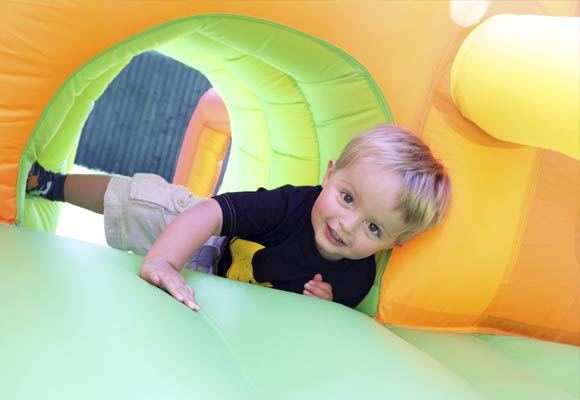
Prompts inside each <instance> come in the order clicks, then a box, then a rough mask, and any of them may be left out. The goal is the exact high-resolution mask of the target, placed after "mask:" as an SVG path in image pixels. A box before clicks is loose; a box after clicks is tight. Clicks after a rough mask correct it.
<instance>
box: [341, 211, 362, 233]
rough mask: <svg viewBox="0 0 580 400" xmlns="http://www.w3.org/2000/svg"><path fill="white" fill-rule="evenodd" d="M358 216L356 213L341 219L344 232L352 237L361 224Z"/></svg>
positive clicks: (348, 214)
mask: <svg viewBox="0 0 580 400" xmlns="http://www.w3.org/2000/svg"><path fill="white" fill-rule="evenodd" d="M358 219H359V218H358V216H357V215H356V214H355V213H347V214H344V215H343V216H342V218H340V222H339V223H340V228H341V229H342V231H343V232H345V233H347V234H348V235H351V234H352V233H353V232H354V231H355V229H356V227H357V226H358V224H359V221H358Z"/></svg>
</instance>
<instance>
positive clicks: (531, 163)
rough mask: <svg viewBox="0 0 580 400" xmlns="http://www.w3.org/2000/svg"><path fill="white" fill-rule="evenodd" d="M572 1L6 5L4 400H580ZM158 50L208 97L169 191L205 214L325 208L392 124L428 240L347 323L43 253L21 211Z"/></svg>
mask: <svg viewBox="0 0 580 400" xmlns="http://www.w3.org/2000/svg"><path fill="white" fill-rule="evenodd" d="M578 13H579V5H578V2H577V1H572V0H570V1H566V0H564V1H551V0H530V1H499V0H498V1H483V0H482V1H475V0H474V1H466V2H464V1H453V0H452V1H444V0H440V1H421V2H411V1H398V0H393V1H374V0H365V1H356V2H355V1H346V0H345V1H340V0H336V1H311V2H306V1H270V2H265V1H257V0H256V1H254V0H248V1H240V2H235V1H221V0H215V1H204V0H198V1H185V0H184V1H171V0H168V1H154V0H151V1H70V0H30V1H19V0H13V1H2V2H0V20H1V23H0V26H1V28H0V29H1V32H2V33H1V35H0V88H1V90H0V222H1V224H0V254H1V258H0V298H1V301H0V315H1V316H2V317H1V319H0V321H1V322H0V397H1V398H2V399H4V400H14V399H19V400H20V399H35V398H42V399H59V400H63V399H79V398H81V399H104V398H113V399H186V398H195V399H252V400H254V399H386V398H388V399H550V400H555V399H574V398H576V399H577V398H579V396H580V348H579V345H580V161H579V160H580V125H579V124H580V116H579V112H580V111H579V110H580V104H579V102H580V79H579V71H580V60H579V54H580V52H579V46H580V42H579V40H580V39H579V37H580V35H579V32H580V24H579V18H578ZM150 50H155V51H157V52H159V53H162V54H164V55H166V56H169V57H172V58H173V59H175V60H177V61H179V62H181V63H183V64H185V65H187V66H190V67H191V68H194V69H196V70H198V71H201V72H202V73H203V74H204V75H205V76H206V77H207V78H208V79H209V81H210V82H211V84H212V86H213V89H212V91H211V92H209V93H208V94H207V95H206V96H204V99H203V100H202V101H201V103H200V106H199V107H200V108H199V109H198V110H197V111H196V116H194V118H193V120H192V123H191V124H190V129H189V133H188V135H187V137H186V140H185V141H184V146H183V149H182V150H181V154H180V159H179V165H178V168H177V173H176V176H175V180H176V182H179V183H182V184H184V185H187V186H189V187H190V188H191V189H192V190H193V191H195V192H196V193H198V194H208V193H211V192H212V190H214V188H215V186H216V179H217V178H216V177H217V176H219V175H220V168H221V167H220V165H221V162H222V159H223V155H224V151H225V149H226V148H228V147H229V148H230V150H229V159H228V163H227V167H225V168H224V171H222V172H223V182H222V184H221V187H220V189H219V190H220V191H233V190H242V189H254V188H257V187H259V186H263V187H268V188H273V187H277V186H279V185H281V184H286V183H291V184H318V183H319V182H320V180H321V176H322V174H323V172H324V170H325V166H326V162H327V161H328V160H329V159H331V158H335V157H336V156H337V155H338V153H339V151H340V149H341V147H342V146H343V145H344V144H345V143H346V141H347V140H348V139H349V137H351V136H352V135H353V134H355V133H356V132H359V131H361V130H364V129H367V128H369V127H372V126H374V125H377V124H379V123H384V122H391V121H394V122H396V123H398V124H400V125H403V126H406V127H408V128H410V129H412V130H414V131H416V132H417V133H418V134H419V135H421V137H422V138H423V139H424V140H425V141H426V142H427V143H428V144H429V145H430V146H431V148H432V149H433V152H434V153H435V154H436V156H437V157H438V158H439V159H441V160H442V161H443V163H444V164H445V165H446V167H447V168H448V170H449V174H450V177H451V179H452V182H453V185H454V199H453V203H452V206H451V210H450V212H449V215H448V218H447V219H446V220H445V222H444V223H443V224H442V225H441V226H440V227H438V228H436V229H434V230H433V231H430V232H428V233H427V234H425V235H423V236H422V237H420V238H417V239H415V240H413V241H412V242H410V243H409V244H408V245H406V246H404V247H402V248H397V249H396V250H394V251H392V253H391V252H389V253H385V254H379V255H377V257H376V260H377V277H376V282H375V285H374V287H373V289H372V290H371V292H370V293H369V295H368V296H367V297H366V298H365V299H364V300H363V302H362V303H361V304H360V305H358V307H356V309H350V308H347V307H344V306H342V305H339V304H336V303H331V302H327V301H322V300H319V299H314V298H310V297H307V296H302V295H296V294H293V293H287V292H282V291H278V290H274V289H268V288H263V287H259V286H255V285H249V284H246V283H242V282H237V281H232V280H227V279H224V278H219V277H215V276H209V275H205V274H202V273H195V272H191V271H189V272H184V275H185V277H186V279H187V280H188V282H189V283H191V284H192V286H193V287H194V288H195V289H196V292H197V297H198V300H199V302H200V304H201V306H202V310H201V311H200V312H198V313H195V312H192V311H190V310H189V309H187V308H186V307H184V306H183V305H182V304H180V303H179V302H177V301H175V300H173V299H172V298H170V297H169V296H168V295H167V294H165V293H164V292H163V291H161V290H159V289H157V288H155V287H153V286H151V285H149V284H148V283H147V282H145V281H144V280H142V279H141V278H139V276H138V270H139V267H140V262H141V260H142V258H141V257H139V256H136V255H133V254H129V253H125V252H121V251H118V250H115V249H111V248H107V247H103V246H98V245H93V244H88V243H84V242H81V241H77V240H73V239H67V238H63V237H59V236H56V235H55V234H53V233H52V232H53V231H54V228H55V224H56V221H58V216H59V205H58V204H56V203H51V202H47V201H44V200H40V199H38V198H33V197H30V196H26V195H25V182H26V176H27V172H28V170H29V168H30V166H31V164H32V163H33V162H34V161H35V160H40V162H41V163H42V164H44V165H45V166H47V167H48V168H51V169H54V170H58V171H64V172H66V171H68V170H69V169H70V168H71V166H72V163H73V159H74V156H75V152H76V148H77V144H78V141H79V135H80V132H81V128H82V127H83V124H84V122H85V121H86V119H87V117H88V115H89V113H90V111H91V108H92V106H93V104H94V102H95V100H97V99H98V98H99V96H100V95H101V94H102V93H103V91H104V90H105V89H106V88H107V85H108V84H109V83H110V82H111V81H112V80H113V79H114V78H115V76H116V75H117V74H118V73H119V72H120V71H121V70H122V69H123V67H124V66H125V65H127V63H128V62H130V60H131V59H132V58H133V57H135V56H136V55H139V54H141V53H143V52H146V51H150Z"/></svg>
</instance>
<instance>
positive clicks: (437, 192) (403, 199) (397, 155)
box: [335, 125, 451, 243]
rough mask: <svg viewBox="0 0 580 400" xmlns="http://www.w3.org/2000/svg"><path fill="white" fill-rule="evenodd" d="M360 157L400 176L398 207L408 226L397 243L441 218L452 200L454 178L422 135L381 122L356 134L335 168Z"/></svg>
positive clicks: (396, 208)
mask: <svg viewBox="0 0 580 400" xmlns="http://www.w3.org/2000/svg"><path fill="white" fill-rule="evenodd" d="M360 160H365V161H371V162H373V163H374V164H376V166H377V168H378V169H379V170H380V169H386V170H388V171H394V172H396V173H399V174H400V176H401V180H402V184H401V194H400V200H399V204H398V205H397V207H395V210H397V211H400V212H401V213H402V217H403V221H404V223H405V227H406V228H405V229H404V231H403V232H400V233H399V234H398V237H397V242H398V243H404V242H407V241H409V240H411V239H412V238H413V237H415V236H417V235H419V234H421V233H422V232H424V231H426V230H428V229H430V228H432V227H434V226H435V225H437V224H438V223H439V222H441V220H442V219H443V217H444V216H445V212H446V210H447V207H448V205H449V202H450V200H451V181H450V180H449V177H448V175H447V172H446V171H445V168H444V167H443V165H442V164H441V163H440V162H439V161H438V160H436V159H435V158H434V157H433V154H432V153H431V150H430V149H429V147H428V146H427V145H426V144H425V143H423V141H422V140H421V139H420V138H419V137H417V136H416V135H414V134H413V133H412V132H410V131H408V130H406V129H404V128H401V127H399V126H396V125H379V126H377V127H375V128H372V129H369V130H367V131H364V132H362V133H359V134H358V135H356V136H354V137H353V138H352V139H351V140H350V142H348V144H347V145H346V147H345V148H344V149H343V151H342V154H341V155H340V157H339V159H338V160H337V161H336V165H335V168H336V169H337V170H338V169H341V168H346V167H348V166H349V165H351V164H353V163H354V162H356V161H360Z"/></svg>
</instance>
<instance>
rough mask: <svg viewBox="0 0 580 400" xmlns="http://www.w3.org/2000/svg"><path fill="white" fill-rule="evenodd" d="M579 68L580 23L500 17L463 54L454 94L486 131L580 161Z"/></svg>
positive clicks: (478, 32) (454, 73)
mask: <svg viewBox="0 0 580 400" xmlns="http://www.w3.org/2000/svg"><path fill="white" fill-rule="evenodd" d="M578 65H580V20H579V19H578V18H574V17H546V16H539V15H497V16H494V17H492V18H489V19H488V20H487V21H485V22H484V23H482V24H481V25H480V26H478V27H477V28H476V29H475V30H474V31H473V32H472V33H471V34H470V35H469V37H468V38H467V39H466V41H465V42H464V43H463V45H462V46H461V48H460V49H459V52H458V53H457V57H456V59H455V63H454V67H453V70H452V73H451V93H452V96H453V99H454V100H455V103H456V104H457V106H458V107H459V109H460V110H461V113H462V114H463V115H464V116H465V117H466V118H468V119H470V120H471V121H473V122H475V123H476V124H477V125H478V126H479V127H481V128H482V129H483V130H484V131H486V132H487V133H488V134H490V135H492V136H494V137H496V138H498V139H500V140H504V141H508V142H515V143H519V144H526V145H530V146H535V147H541V148H546V149H550V150H555V151H559V152H561V153H564V154H566V155H568V156H570V157H573V158H575V159H578V160H580V126H579V124H580V120H579V115H578V114H579V110H580V96H579V95H578V88H579V87H580V70H579V69H578ZM506 121H507V123H506Z"/></svg>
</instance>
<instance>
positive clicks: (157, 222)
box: [27, 125, 451, 311]
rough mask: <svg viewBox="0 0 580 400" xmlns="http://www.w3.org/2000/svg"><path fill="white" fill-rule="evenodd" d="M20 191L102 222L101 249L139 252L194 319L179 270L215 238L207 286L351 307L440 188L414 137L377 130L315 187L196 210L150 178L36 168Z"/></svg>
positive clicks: (438, 208) (427, 214)
mask: <svg viewBox="0 0 580 400" xmlns="http://www.w3.org/2000/svg"><path fill="white" fill-rule="evenodd" d="M27 191H28V192H29V193H30V194H36V195H40V196H42V197H45V198H48V199H51V200H60V201H64V200H65V199H66V201H68V202H70V203H72V204H75V205H79V206H81V207H84V208H88V209H90V210H93V211H96V212H99V213H103V212H104V214H105V231H106V235H107V241H108V243H109V244H110V245H111V246H112V247H116V248H120V249H125V250H133V251H134V252H136V253H138V254H145V253H146V255H145V258H144V261H143V265H142V267H141V272H140V274H141V276H142V277H143V278H144V279H145V280H147V281H148V282H150V283H152V284H154V285H156V286H158V287H160V288H162V289H164V290H166V291H167V292H168V293H169V294H171V295H172V296H173V297H175V298H176V299H177V300H178V301H180V302H182V303H184V304H185V305H186V306H188V307H189V308H191V309H192V310H195V311H197V310H199V305H198V303H197V302H196V300H195V294H194V291H193V289H192V288H191V287H190V286H188V285H187V284H186V283H185V280H184V279H183V277H182V276H181V274H180V273H179V271H180V270H181V268H182V267H183V266H184V265H186V264H188V259H190V260H191V255H192V253H194V252H195V251H196V250H199V249H200V248H202V246H203V245H204V243H206V244H207V243H208V240H209V242H211V241H212V240H213V239H212V237H216V236H227V237H228V238H227V239H226V242H225V246H223V248H222V250H223V252H222V254H221V255H220V256H219V261H218V263H217V265H216V267H217V268H216V271H215V272H216V273H217V274H218V275H220V276H226V277H228V278H231V279H237V280H242V281H246V282H250V283H254V284H260V285H264V286H269V287H274V288H278V289H282V290H287V291H291V292H296V293H304V294H306V295H309V296H314V297H319V298H323V299H327V300H334V301H336V302H339V303H342V304H345V305H347V306H350V307H354V306H356V305H357V304H358V303H359V302H360V301H361V300H362V299H363V298H364V296H365V295H366V294H367V293H368V291H369V289H370V287H371V286H372V283H373V281H374V278H375V261H374V254H375V253H376V252H378V251H380V250H387V249H389V248H392V247H394V246H400V245H402V244H403V243H405V242H407V241H408V240H410V239H411V238H413V237H415V236H417V235H418V234H420V233H422V232H424V231H426V230H428V229H430V228H431V227H433V226H435V225H437V224H438V223H439V222H440V221H441V219H442V218H443V215H444V214H445V211H446V209H447V205H448V203H449V200H450V197H451V184H450V181H449V178H448V176H447V174H446V173H445V170H444V168H443V166H442V165H441V164H440V163H439V162H438V161H437V160H435V159H434V158H433V156H432V154H431V152H430V150H429V148H428V147H427V146H426V145H425V144H424V143H423V142H422V141H421V140H420V139H419V138H418V137H416V136H415V135H413V134H412V133H410V132H409V131H407V130H405V129H402V128H400V127H397V126H394V125H381V126H378V127H376V128H374V129H370V130H368V131H365V132H363V133H361V134H359V135H357V136H355V137H354V138H353V139H351V141H350V142H349V143H348V144H347V145H346V147H345V148H344V150H343V152H342V154H341V156H340V158H339V159H338V160H337V161H334V160H331V161H329V163H328V169H327V171H326V174H325V175H324V178H323V182H322V185H321V186H313V187H306V186H303V187H293V186H289V185H288V186H283V187H281V188H278V189H274V190H265V189H259V190H257V191H255V192H238V193H226V194H222V195H217V196H214V197H213V198H210V199H196V198H194V197H193V196H192V195H191V194H190V193H189V192H188V191H187V190H185V189H184V188H182V187H177V186H174V185H170V184H168V183H167V182H165V181H164V180H163V179H162V178H160V177H156V176H154V175H146V174H137V175H135V177H134V178H126V177H110V176H91V175H70V176H66V175H60V174H54V173H51V172H49V171H46V170H44V169H42V167H40V166H39V165H38V164H35V166H34V167H33V170H32V171H31V174H29V180H28V182H27ZM240 243H244V245H243V246H240ZM241 247H245V250H242V249H241ZM248 248H249V249H251V250H250V255H248ZM206 249H207V247H206ZM195 255H196V257H197V259H199V256H200V254H199V251H198V252H197V253H196V254H195ZM196 257H194V260H193V261H189V264H193V265H194V267H195V264H196ZM206 264H207V263H206ZM323 277H324V278H323ZM323 279H324V280H323Z"/></svg>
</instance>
